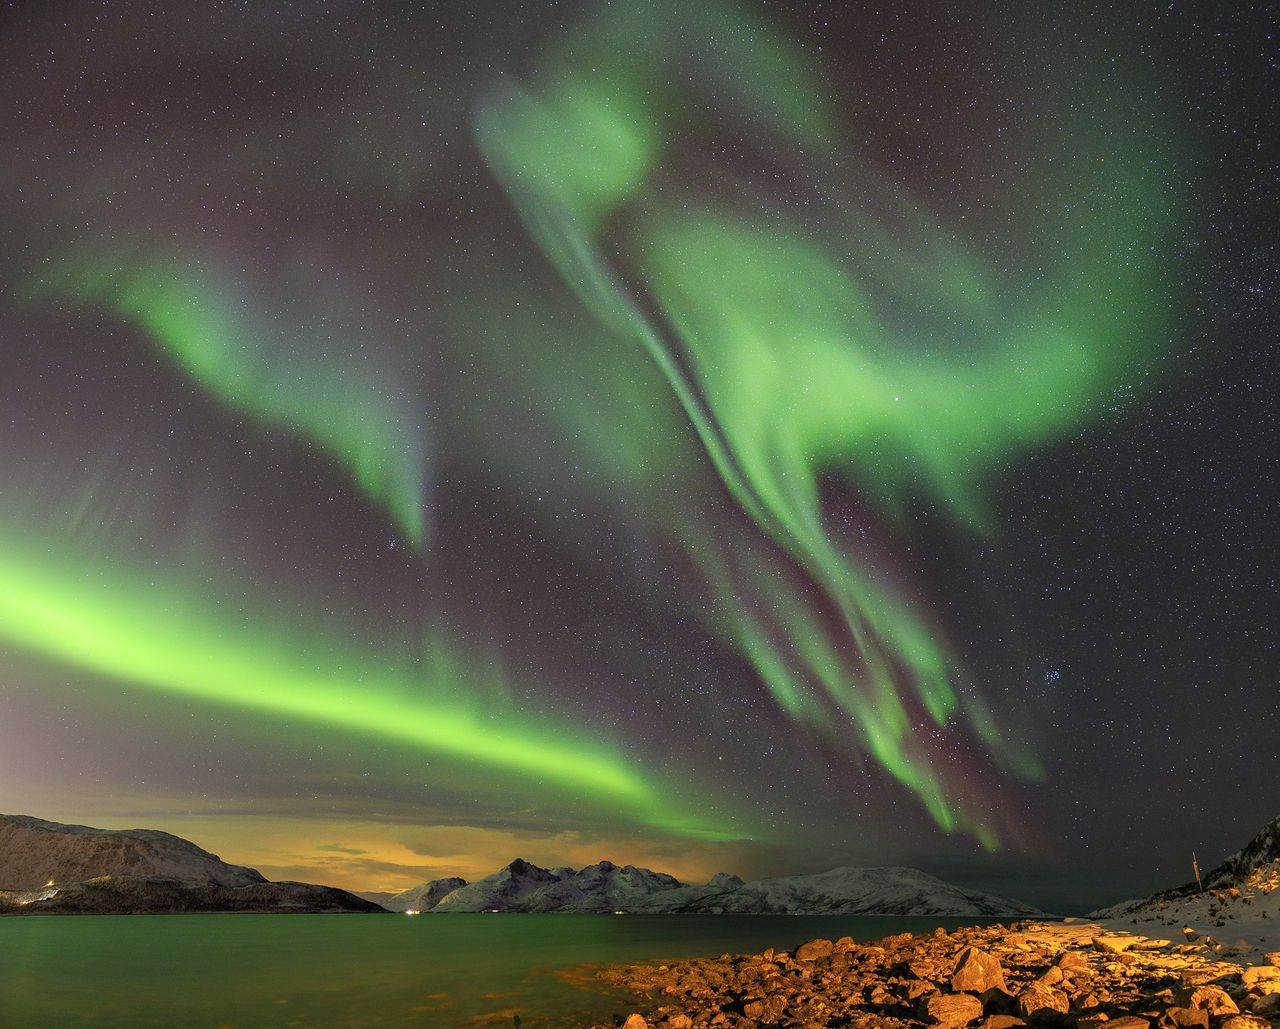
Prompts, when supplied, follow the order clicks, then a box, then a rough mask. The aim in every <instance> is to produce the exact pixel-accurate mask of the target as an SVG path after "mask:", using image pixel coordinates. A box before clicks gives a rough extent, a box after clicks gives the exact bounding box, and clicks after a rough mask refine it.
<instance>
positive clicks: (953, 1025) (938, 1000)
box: [919, 993, 982, 1029]
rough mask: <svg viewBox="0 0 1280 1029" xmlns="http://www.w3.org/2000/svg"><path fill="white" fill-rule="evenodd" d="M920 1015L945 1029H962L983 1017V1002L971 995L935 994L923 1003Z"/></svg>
mask: <svg viewBox="0 0 1280 1029" xmlns="http://www.w3.org/2000/svg"><path fill="white" fill-rule="evenodd" d="M919 1015H920V1017H921V1018H922V1019H923V1020H924V1021H926V1022H930V1023H932V1024H934V1025H940V1026H943V1027H944V1029H960V1027H961V1026H966V1025H969V1024H970V1023H971V1022H976V1021H977V1020H978V1019H980V1018H981V1017H982V1001H980V1000H978V998H977V997H975V996H973V995H972V994H969V993H934V994H932V995H930V996H928V997H926V998H925V999H924V1000H923V1001H922V1002H921V1004H920V1007H919Z"/></svg>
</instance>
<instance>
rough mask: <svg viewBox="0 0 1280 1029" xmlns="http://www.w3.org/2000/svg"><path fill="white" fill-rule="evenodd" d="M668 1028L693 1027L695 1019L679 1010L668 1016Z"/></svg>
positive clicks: (687, 1028)
mask: <svg viewBox="0 0 1280 1029" xmlns="http://www.w3.org/2000/svg"><path fill="white" fill-rule="evenodd" d="M667 1026H668V1029H693V1019H692V1018H690V1017H689V1016H688V1015H686V1014H684V1012H681V1011H678V1012H676V1013H675V1014H674V1015H668V1016H667Z"/></svg>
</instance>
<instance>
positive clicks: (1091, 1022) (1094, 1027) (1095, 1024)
mask: <svg viewBox="0 0 1280 1029" xmlns="http://www.w3.org/2000/svg"><path fill="white" fill-rule="evenodd" d="M1109 1021H1110V1019H1109V1018H1108V1017H1107V1016H1106V1015H1105V1014H1104V1013H1103V1012H1101V1011H1099V1012H1097V1013H1096V1014H1090V1015H1081V1016H1080V1017H1079V1018H1077V1019H1076V1020H1075V1025H1076V1029H1099V1027H1100V1026H1105V1025H1106V1024H1107V1023H1108V1022H1109Z"/></svg>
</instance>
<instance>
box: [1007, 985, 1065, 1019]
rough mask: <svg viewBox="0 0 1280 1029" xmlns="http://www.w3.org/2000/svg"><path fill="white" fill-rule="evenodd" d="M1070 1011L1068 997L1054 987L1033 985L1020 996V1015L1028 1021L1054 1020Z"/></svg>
mask: <svg viewBox="0 0 1280 1029" xmlns="http://www.w3.org/2000/svg"><path fill="white" fill-rule="evenodd" d="M1070 1009H1071V1003H1070V1001H1068V1000H1067V995H1066V994H1065V993H1063V992H1061V991H1060V990H1055V989H1054V988H1053V987H1052V986H1043V985H1041V984H1039V983H1032V984H1031V985H1029V986H1027V987H1026V988H1025V989H1024V990H1023V991H1022V992H1021V993H1019V994H1018V1014H1019V1015H1021V1016H1022V1017H1023V1018H1025V1019H1027V1020H1028V1021H1034V1020H1041V1021H1043V1020H1045V1019H1053V1018H1056V1017H1057V1016H1058V1015H1065V1014H1066V1013H1067V1012H1068V1011H1069V1010H1070Z"/></svg>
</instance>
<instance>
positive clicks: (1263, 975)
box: [1240, 965, 1280, 987]
mask: <svg viewBox="0 0 1280 1029" xmlns="http://www.w3.org/2000/svg"><path fill="white" fill-rule="evenodd" d="M1240 981H1241V982H1242V983H1244V984H1245V985H1246V986H1249V987H1253V986H1258V985H1260V984H1262V983H1268V982H1277V983H1280V968H1275V967H1273V966H1271V965H1254V966H1252V967H1250V968H1246V969H1245V970H1244V971H1242V972H1241V973H1240Z"/></svg>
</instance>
